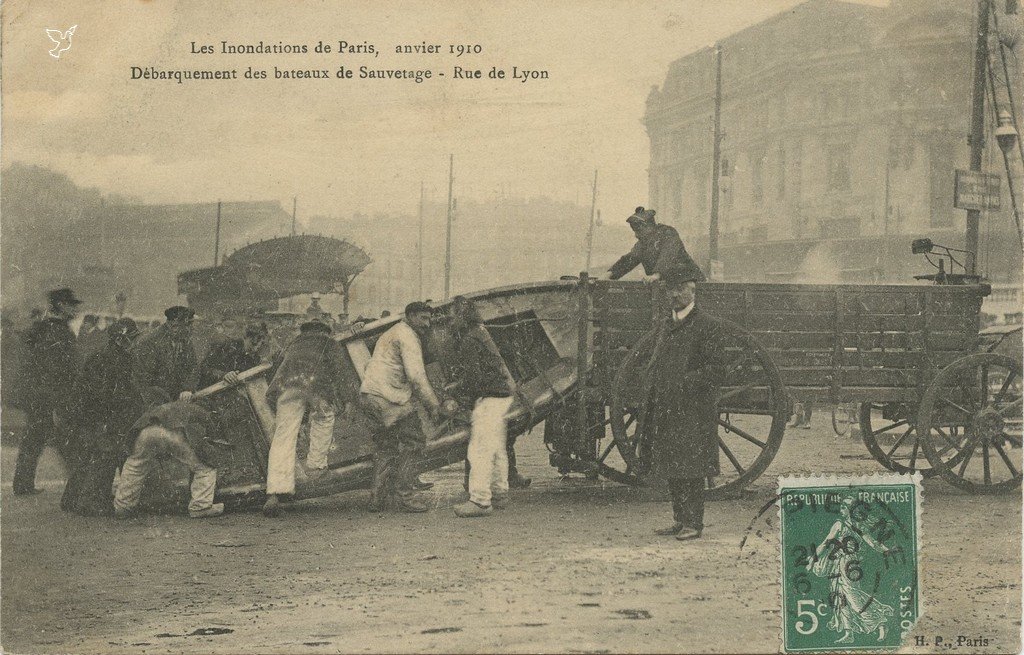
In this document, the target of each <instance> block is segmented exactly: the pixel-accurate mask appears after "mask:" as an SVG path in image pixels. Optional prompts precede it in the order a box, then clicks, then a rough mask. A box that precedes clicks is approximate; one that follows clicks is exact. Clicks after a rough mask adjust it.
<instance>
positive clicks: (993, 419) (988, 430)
mask: <svg viewBox="0 0 1024 655" xmlns="http://www.w3.org/2000/svg"><path fill="white" fill-rule="evenodd" d="M1003 425H1004V421H1003V417H1002V416H1000V415H999V412H997V411H996V410H994V409H992V408H990V407H987V408H985V409H983V410H981V411H980V412H978V413H977V414H975V415H974V426H975V430H976V431H977V434H978V437H979V438H980V439H983V440H985V441H996V440H998V439H999V437H1001V436H1002V434H1003Z"/></svg>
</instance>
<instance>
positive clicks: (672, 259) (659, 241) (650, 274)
mask: <svg viewBox="0 0 1024 655" xmlns="http://www.w3.org/2000/svg"><path fill="white" fill-rule="evenodd" d="M626 222H627V223H629V226H630V227H631V228H633V234H634V235H636V244H635V245H634V246H633V249H632V250H630V251H629V252H628V253H626V254H625V255H623V256H622V257H620V258H619V260H618V261H617V262H615V263H614V264H613V265H612V267H611V268H610V269H608V273H609V277H610V278H611V279H612V280H618V279H619V278H620V277H622V276H623V275H626V274H627V273H629V272H630V271H632V270H633V269H634V268H636V267H637V266H641V265H642V266H643V267H644V274H645V276H644V281H645V282H653V281H654V280H657V279H660V278H661V277H662V276H663V275H664V274H665V272H666V271H668V270H670V269H674V268H684V269H687V270H691V271H694V272H695V273H696V274H697V275H698V277H697V280H696V281H697V282H703V281H704V280H705V279H706V278H705V277H704V274H703V273H701V271H700V268H699V267H698V266H697V264H696V263H694V261H693V259H692V258H691V257H690V254H689V253H687V252H686V248H685V247H684V246H683V241H682V239H680V238H679V233H678V232H676V230H675V228H674V227H672V226H670V225H658V224H657V223H655V222H654V210H653V209H644V208H643V207H637V208H636V211H635V212H634V213H633V215H632V216H630V217H629V218H627V219H626Z"/></svg>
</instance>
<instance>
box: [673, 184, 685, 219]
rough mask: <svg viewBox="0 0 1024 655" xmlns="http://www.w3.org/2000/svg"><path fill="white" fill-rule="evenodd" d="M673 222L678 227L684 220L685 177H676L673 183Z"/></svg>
mask: <svg viewBox="0 0 1024 655" xmlns="http://www.w3.org/2000/svg"><path fill="white" fill-rule="evenodd" d="M671 207H672V220H673V221H675V223H676V225H679V224H681V222H682V219H683V176H682V175H679V176H678V177H676V179H675V182H673V183H672V205H671Z"/></svg>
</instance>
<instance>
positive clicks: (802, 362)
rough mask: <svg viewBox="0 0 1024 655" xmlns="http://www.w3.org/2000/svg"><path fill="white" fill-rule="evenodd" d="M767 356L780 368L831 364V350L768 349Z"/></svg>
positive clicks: (829, 365)
mask: <svg viewBox="0 0 1024 655" xmlns="http://www.w3.org/2000/svg"><path fill="white" fill-rule="evenodd" d="M768 356H769V357H770V358H771V360H772V361H773V362H775V365H776V366H778V367H780V368H807V367H816V366H824V367H831V366H832V357H833V353H832V351H831V350H770V351H769V352H768Z"/></svg>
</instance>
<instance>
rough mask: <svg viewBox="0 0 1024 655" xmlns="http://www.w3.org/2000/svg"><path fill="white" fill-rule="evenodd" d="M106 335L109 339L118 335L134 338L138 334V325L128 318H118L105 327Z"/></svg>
mask: <svg viewBox="0 0 1024 655" xmlns="http://www.w3.org/2000/svg"><path fill="white" fill-rule="evenodd" d="M107 336H108V337H109V339H110V340H111V341H113V340H114V339H117V338H118V337H128V338H129V339H134V338H135V337H137V336H139V326H138V325H136V324H135V321H133V320H132V319H130V318H119V319H117V320H116V321H114V323H113V325H111V326H110V327H108V328H107Z"/></svg>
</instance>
